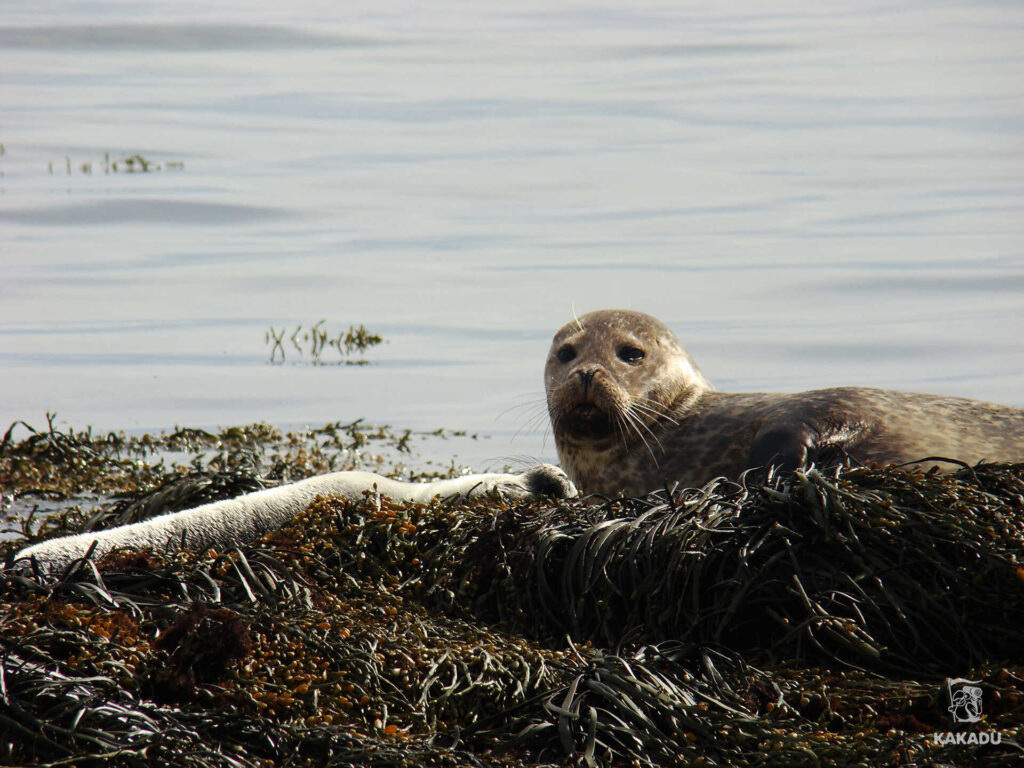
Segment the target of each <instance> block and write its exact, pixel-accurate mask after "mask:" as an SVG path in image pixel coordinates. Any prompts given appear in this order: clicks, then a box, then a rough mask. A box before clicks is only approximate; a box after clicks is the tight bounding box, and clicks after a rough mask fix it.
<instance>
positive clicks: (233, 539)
mask: <svg viewBox="0 0 1024 768" xmlns="http://www.w3.org/2000/svg"><path fill="white" fill-rule="evenodd" d="M366 495H375V496H384V497H387V498H389V499H392V500H394V501H402V502H428V501H431V500H432V499H435V498H440V499H442V500H444V501H461V500H464V499H476V498H480V497H483V496H489V495H497V496H500V497H504V498H508V499H511V500H516V501H530V500H533V499H537V498H540V497H542V496H554V497H556V498H572V497H574V496H576V488H575V487H574V486H573V484H572V483H571V482H569V480H568V478H567V477H566V476H565V473H564V472H563V471H562V470H560V469H559V468H558V467H555V466H552V465H551V464H538V465H537V466H535V467H531V468H530V469H528V470H526V471H525V472H523V473H521V474H518V475H511V474H484V475H465V476H463V477H457V478H454V479H451V480H436V481H434V482H431V483H404V482H400V481H398V480H392V479H391V478H388V477H382V476H381V475H376V474H373V473H372V472H333V473H331V474H327V475H316V476H315V477H310V478H307V479H305V480H302V481H300V482H297V483H292V484H290V485H282V486H279V487H277V488H268V489H266V490H263V491H256V492H255V493H249V494H246V495H244V496H239V497H237V498H234V499H226V500H224V501H217V502H213V503H211V504H204V505H202V506H200V507H195V508H193V509H187V510H184V511H181V512H172V513H170V514H166V515H161V516H160V517H154V518H153V519H151V520H144V521H142V522H140V523H132V524H130V525H122V526H119V527H117V528H111V529H110V530H107V531H99V532H89V533H80V534H76V535H73V536H63V537H60V538H55V539H50V540H48V541H44V542H41V543H39V544H35V545H33V546H31V547H27V548H25V549H23V550H21V551H20V552H18V553H17V554H16V555H15V556H14V563H15V566H16V567H19V568H28V567H29V566H30V562H31V561H35V563H36V564H37V565H38V566H40V568H41V569H42V571H43V572H44V575H45V574H51V575H52V574H55V573H57V572H59V571H61V570H63V569H64V568H66V567H67V566H68V565H70V564H71V563H72V562H73V561H75V560H78V559H80V558H82V557H84V556H85V555H86V554H87V553H90V552H91V553H92V556H93V557H95V558H99V557H102V556H103V555H105V554H107V553H109V552H111V551H113V550H115V549H122V548H130V549H155V550H161V551H172V550H176V549H182V548H187V549H204V548H206V547H213V548H214V549H223V548H226V547H235V546H239V545H241V544H247V543H250V542H252V541H255V540H256V539H258V538H259V537H260V536H262V535H264V534H266V533H269V532H270V531H273V530H275V529H277V528H279V527H280V526H281V525H283V524H284V523H286V522H287V521H288V520H290V519H291V518H293V517H294V516H295V515H297V514H298V513H299V512H301V511H302V510H304V509H305V508H306V507H307V506H309V504H310V503H311V502H312V501H313V500H314V499H315V498H316V497H317V496H335V497H339V498H343V499H349V500H350V501H358V500H360V499H363V498H365V497H366Z"/></svg>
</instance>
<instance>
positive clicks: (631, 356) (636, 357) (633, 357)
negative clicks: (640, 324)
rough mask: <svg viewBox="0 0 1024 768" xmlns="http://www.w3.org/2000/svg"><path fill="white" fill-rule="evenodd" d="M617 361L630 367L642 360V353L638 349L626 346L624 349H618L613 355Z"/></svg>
mask: <svg viewBox="0 0 1024 768" xmlns="http://www.w3.org/2000/svg"><path fill="white" fill-rule="evenodd" d="M615 354H616V355H617V356H618V358H619V360H621V361H622V362H624V363H629V364H630V365H637V364H638V363H639V362H640V361H641V360H643V359H644V351H643V350H642V349H640V348H639V347H631V346H629V345H628V344H627V345H626V346H624V347H619V349H618V351H617V352H616V353H615Z"/></svg>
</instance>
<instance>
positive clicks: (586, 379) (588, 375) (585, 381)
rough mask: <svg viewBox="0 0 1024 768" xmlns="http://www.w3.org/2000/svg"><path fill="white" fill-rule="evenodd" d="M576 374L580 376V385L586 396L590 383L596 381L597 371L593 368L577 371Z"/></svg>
mask: <svg viewBox="0 0 1024 768" xmlns="http://www.w3.org/2000/svg"><path fill="white" fill-rule="evenodd" d="M576 375H577V376H579V377H580V385H581V386H582V387H583V394H584V396H586V395H588V394H589V391H590V385H591V384H593V383H594V376H596V375H597V371H596V370H594V369H593V368H591V369H590V370H587V371H576Z"/></svg>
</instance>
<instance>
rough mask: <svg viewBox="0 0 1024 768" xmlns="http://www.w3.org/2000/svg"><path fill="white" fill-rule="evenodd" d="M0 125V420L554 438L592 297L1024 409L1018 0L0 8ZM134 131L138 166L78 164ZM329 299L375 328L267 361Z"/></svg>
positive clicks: (808, 376)
mask: <svg viewBox="0 0 1024 768" xmlns="http://www.w3.org/2000/svg"><path fill="white" fill-rule="evenodd" d="M894 5H895V4H894ZM0 141H2V143H3V149H4V153H3V155H0V172H2V177H0V429H3V428H4V427H6V425H7V424H8V423H9V422H11V421H13V420H15V419H25V420H28V421H29V422H33V423H36V424H40V423H42V422H43V421H44V418H43V414H44V412H45V411H47V410H50V411H57V412H59V414H60V417H61V420H62V421H63V422H64V423H66V424H69V425H71V426H74V427H76V428H78V427H84V426H86V425H94V426H95V427H97V428H99V429H104V430H105V429H111V428H124V429H132V430H139V429H159V428H167V427H171V426H173V425H175V424H187V425H190V426H214V425H228V424H237V423H246V422H251V421H267V422H271V423H275V424H281V425H301V424H304V423H311V424H315V423H321V422H324V421H334V420H351V419H355V418H359V417H365V418H367V419H368V420H370V421H375V422H381V423H391V424H394V425H398V426H402V427H414V428H425V429H426V428H429V429H432V428H435V427H439V426H444V427H450V428H465V429H469V430H471V431H479V432H482V433H486V434H488V435H490V436H491V437H490V439H489V440H486V441H480V442H478V443H474V444H472V445H465V446H459V447H458V450H459V451H460V459H461V460H464V461H468V462H470V463H474V464H476V465H478V466H480V467H485V466H487V465H488V464H489V462H491V461H493V460H498V461H499V463H500V462H501V461H502V460H503V458H504V457H509V456H522V455H530V456H544V457H548V458H551V457H553V447H552V445H551V442H550V440H548V441H547V443H546V445H545V444H544V443H543V441H542V434H541V432H540V431H539V430H538V431H533V432H530V431H527V432H525V433H521V434H519V435H518V436H517V437H516V438H515V439H514V440H513V435H514V434H515V433H516V431H517V430H518V429H519V428H520V427H522V426H523V425H524V424H526V423H527V422H529V417H530V416H531V415H533V414H535V413H537V412H538V409H539V403H540V398H541V368H542V364H543V357H544V354H545V352H546V349H547V345H548V340H549V339H550V336H551V334H552V332H553V331H554V330H555V329H556V328H557V327H559V326H560V325H561V324H562V323H564V322H565V321H567V320H568V319H569V318H570V317H571V316H572V312H573V310H575V311H576V312H579V313H582V312H584V311H587V310H591V309H597V308H602V307H630V308H634V309H641V310H644V311H647V312H650V313H652V314H655V315H657V316H659V317H661V318H662V319H664V320H666V321H667V322H668V323H669V324H670V325H671V326H672V327H673V328H674V329H675V330H676V331H677V332H678V333H679V334H680V336H681V337H682V338H683V339H684V341H686V342H688V344H689V346H690V348H691V351H692V352H693V353H694V354H695V356H696V357H697V359H698V360H699V361H700V363H701V365H702V368H703V370H704V372H705V373H706V374H707V375H708V376H709V377H710V378H711V379H712V381H714V382H716V383H717V384H718V385H719V386H720V387H722V388H727V389H737V390H740V389H765V390H787V389H788V390H793V389H801V388H809V387H816V386H824V385H834V384H863V385H880V386H888V387H893V388H902V389H910V390H922V391H935V392H945V393H953V394H961V395H967V396H973V397H979V398H984V399H990V400H997V401H1002V402H1007V403H1011V404H1016V405H1024V215H1022V214H1024V4H1021V3H1019V2H1016V1H1015V0H1010V1H1008V2H970V3H968V2H933V1H932V0H928V2H910V3H903V4H899V5H898V6H897V7H892V8H886V7H881V6H879V5H876V4H871V3H863V2H859V3H836V2H824V3H815V4H808V3H805V2H800V3H795V2H794V3H785V2H782V3H772V4H767V3H755V2H718V3H703V2H701V3H696V2H692V3H689V2H678V1H673V2H646V1H645V0H639V1H638V2H634V3H630V4H628V5H627V4H623V5H622V7H620V8H616V7H614V6H610V5H605V4H598V3H581V2H554V3H552V2H518V3H513V4H509V3H506V2H491V1H486V2H483V1H481V0H472V1H468V2H435V3H429V4H405V3H388V2H383V3H382V2H379V1H375V2H372V3H371V2H366V1H365V0H355V1H354V2H349V3H344V4H338V3H333V2H315V1H314V0H292V2H289V3H287V4H282V3H279V2H276V0H275V1H274V2H269V1H268V2H264V3H260V2H238V1H237V0H234V1H230V2H225V1H224V0H221V2H218V3H208V2H187V1H181V0H179V1H178V2H175V3H166V2H140V1H139V0H133V1H132V2H102V1H99V2H97V1H90V2H84V1H83V2H72V1H70V0H69V1H68V2H40V1H39V0H31V1H24V2H21V1H19V0H6V1H5V2H4V7H3V13H2V15H0ZM132 155H140V156H142V157H143V158H145V159H146V160H147V161H150V162H152V163H155V164H158V165H159V166H160V168H161V169H160V170H158V171H157V170H151V171H150V172H147V173H125V172H124V168H125V166H124V164H123V162H121V163H119V172H117V173H113V172H105V170H109V168H106V167H105V166H106V165H107V163H108V162H114V161H119V160H123V158H125V157H128V156H132ZM85 164H91V167H90V168H88V169H87V170H88V171H91V172H86V170H83V165H85ZM321 318H324V319H326V321H327V325H328V326H329V327H330V328H332V329H338V328H342V327H347V326H348V325H349V324H352V323H354V324H359V323H364V324H365V325H366V326H367V327H368V328H369V329H370V330H372V331H376V332H377V333H380V334H383V335H384V336H385V337H386V338H387V340H388V343H387V344H386V345H384V346H382V347H380V348H378V349H377V350H374V351H373V352H371V353H370V355H369V357H370V359H371V360H372V361H373V364H372V365H368V366H364V367H359V368H356V367H351V366H335V365H321V366H315V365H310V364H309V362H308V355H307V356H306V357H304V358H299V357H295V356H291V357H289V358H287V361H286V363H285V364H284V365H271V364H269V362H268V358H269V347H268V346H266V345H265V341H264V334H265V331H266V329H267V328H268V326H275V327H283V326H287V327H289V328H292V327H294V326H295V325H297V324H299V323H302V324H306V325H308V324H310V323H313V322H316V321H317V320H319V319H321ZM516 404H525V406H524V407H522V408H515V409H512V410H507V409H509V407H510V406H514V405H516Z"/></svg>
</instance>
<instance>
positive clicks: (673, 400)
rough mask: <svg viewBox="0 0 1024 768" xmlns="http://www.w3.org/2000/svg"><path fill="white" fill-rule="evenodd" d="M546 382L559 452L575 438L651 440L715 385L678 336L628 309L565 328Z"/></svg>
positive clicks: (595, 314) (605, 312)
mask: <svg viewBox="0 0 1024 768" xmlns="http://www.w3.org/2000/svg"><path fill="white" fill-rule="evenodd" d="M544 383H545V389H546V391H547V400H548V413H549V414H550V416H551V424H552V427H553V429H554V433H555V440H556V443H558V444H559V445H558V447H559V451H560V452H563V451H564V448H565V447H566V445H567V444H568V443H573V444H576V445H581V444H583V445H591V446H595V447H596V446H597V445H598V444H601V443H606V442H613V443H618V444H622V445H625V446H630V445H632V444H633V443H644V444H647V445H649V443H650V442H656V439H657V438H656V431H657V429H658V422H660V421H666V420H668V421H671V420H672V417H671V413H672V412H673V411H674V407H675V405H676V404H677V403H678V401H679V400H680V399H688V395H689V394H691V393H692V394H698V393H699V392H701V391H703V390H704V389H707V388H710V385H708V383H707V381H706V380H705V379H704V377H703V376H701V374H700V372H699V371H698V370H697V368H696V366H695V365H694V364H693V361H692V360H691V359H690V356H689V355H688V354H687V353H686V351H685V350H684V349H683V347H682V345H681V344H680V343H679V339H677V338H676V336H675V334H673V333H672V332H671V331H670V330H669V329H668V328H667V327H665V326H664V325H663V324H662V323H661V322H659V321H658V320H656V319H655V318H653V317H651V316H650V315H645V314H643V313H641V312H631V311H626V310H602V311H599V312H591V313H589V314H586V315H583V316H582V317H580V318H578V319H577V320H574V321H572V322H570V323H568V324H567V325H565V326H564V327H563V328H562V329H561V330H559V331H558V333H556V334H555V338H554V340H553V342H552V344H551V351H550V352H549V354H548V360H547V365H546V367H545V370H544ZM564 458H565V457H564V456H563V459H564Z"/></svg>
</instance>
